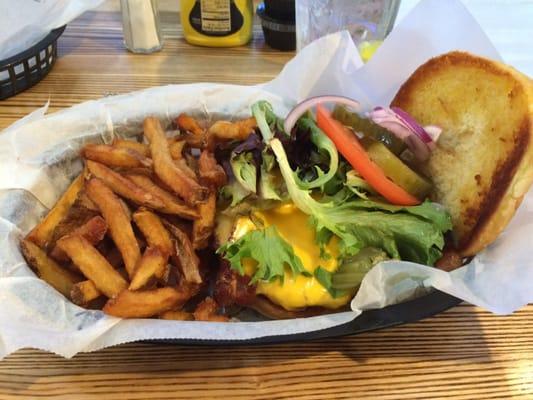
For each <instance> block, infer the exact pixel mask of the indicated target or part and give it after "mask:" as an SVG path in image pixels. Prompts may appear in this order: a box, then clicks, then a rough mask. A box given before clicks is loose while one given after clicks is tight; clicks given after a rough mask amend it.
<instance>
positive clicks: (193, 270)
mask: <svg viewBox="0 0 533 400" xmlns="http://www.w3.org/2000/svg"><path fill="white" fill-rule="evenodd" d="M165 226H166V227H167V229H168V230H169V231H170V233H172V235H173V236H174V238H175V240H173V241H172V242H173V243H174V248H175V256H176V259H177V260H178V264H179V268H180V271H181V273H182V275H183V277H184V278H185V281H186V282H188V283H196V284H199V283H202V276H201V275H200V260H199V259H198V256H197V255H196V253H195V252H194V248H193V245H192V243H191V241H190V240H189V237H188V236H187V235H186V234H185V232H183V231H182V230H181V229H179V228H178V227H176V226H174V225H172V224H171V223H168V222H166V223H165Z"/></svg>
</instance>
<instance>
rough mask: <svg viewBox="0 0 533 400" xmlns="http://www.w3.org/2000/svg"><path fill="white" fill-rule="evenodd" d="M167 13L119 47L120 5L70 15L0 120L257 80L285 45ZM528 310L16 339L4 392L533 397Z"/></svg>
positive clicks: (279, 60) (278, 63) (0, 385)
mask: <svg viewBox="0 0 533 400" xmlns="http://www.w3.org/2000/svg"><path fill="white" fill-rule="evenodd" d="M163 19H164V22H165V30H166V33H167V35H168V36H169V39H168V40H167V42H166V44H165V48H164V51H162V52H161V53H158V54H154V55H151V56H142V55H132V54H130V53H128V52H126V51H125V50H124V48H123V45H122V32H121V28H120V22H119V16H118V14H117V13H114V12H107V11H106V12H90V13H87V14H85V15H84V16H83V17H81V18H79V19H78V20H76V21H74V22H73V23H71V24H70V25H69V26H68V28H67V30H66V32H65V34H64V35H63V37H62V38H61V39H60V42H59V55H60V59H59V60H58V62H57V65H56V66H55V68H54V69H53V71H52V72H51V73H50V75H49V76H48V77H47V78H46V79H45V80H44V81H43V82H41V83H40V84H38V85H37V86H35V87H34V88H32V89H31V90H29V91H27V92H25V93H22V94H20V95H18V96H16V97H14V98H11V99H9V100H7V101H4V102H0V128H3V127H5V126H7V125H9V124H10V123H12V122H14V121H15V120H16V119H18V118H20V117H22V116H23V115H25V114H26V113H28V112H30V111H32V110H34V109H35V108H36V107H39V106H42V105H43V104H44V103H45V102H46V101H47V100H48V99H50V101H51V111H55V110H58V109H61V108H64V107H69V106H71V105H73V104H76V103H79V102H81V101H85V100H89V99H96V98H99V97H101V96H103V95H106V94H109V93H124V92H128V91H131V90H136V89H141V88H145V87H150V86H154V85H162V84H167V83H184V82H196V81H214V82H228V83H242V84H253V83H258V82H263V81H266V80H268V79H270V78H272V77H273V76H275V75H276V74H277V73H278V72H279V71H280V69H281V68H282V67H283V65H284V63H285V62H286V61H287V60H288V59H289V58H290V57H291V56H292V54H288V53H280V52H276V51H272V50H269V49H268V48H267V47H265V45H264V44H263V41H262V36H261V33H260V31H259V30H258V29H256V31H255V36H254V37H255V39H254V40H253V42H252V43H251V45H249V46H247V47H243V48H236V49H223V50H222V49H203V48H197V47H191V46H188V45H187V44H186V43H185V42H184V40H183V39H182V38H181V32H180V31H179V29H178V23H177V16H176V14H172V13H165V14H163ZM495 295H497V294H495ZM532 321H533V305H530V306H528V307H526V308H524V309H522V310H521V311H519V312H517V313H515V314H514V315H510V316H493V315H491V314H489V313H487V312H484V311H482V310H480V309H479V308H477V307H473V306H469V305H466V304H464V305H460V306H458V307H455V308H453V309H451V310H449V311H447V312H444V313H442V314H440V315H438V316H435V317H432V318H428V319H426V320H424V321H420V322H417V323H411V324H406V325H403V326H400V327H397V328H393V329H387V330H383V331H378V332H369V333H365V334H361V335H358V336H354V337H346V338H340V339H331V340H321V341H315V342H308V343H291V344H284V345H276V346H241V347H198V346H187V347H185V346H168V345H150V344H128V345H123V346H119V347H114V348H110V349H106V350H103V351H99V352H96V353H92V354H80V355H78V356H76V357H74V358H73V359H71V360H65V359H62V358H60V357H58V356H55V355H51V354H47V353H44V352H41V351H37V350H23V351H19V352H17V353H15V354H13V355H11V356H9V357H7V358H6V359H5V360H3V361H2V362H0V399H11V398H16V397H19V398H24V399H29V398H43V397H54V398H61V399H93V398H94V399H104V398H105V399H142V398H150V399H156V398H164V399H175V398H192V397H198V398H200V397H208V398H209V397H211V398H215V397H217V398H250V397H256V398H263V399H271V398H290V399H295V398H298V399H300V398H306V399H319V398H346V399H348V398H379V399H393V398H402V399H415V398H417V399H427V398H430V397H441V398H444V397H447V398H449V397H453V398H455V399H481V398H504V397H510V396H515V397H522V398H533V324H532V323H531V322H532Z"/></svg>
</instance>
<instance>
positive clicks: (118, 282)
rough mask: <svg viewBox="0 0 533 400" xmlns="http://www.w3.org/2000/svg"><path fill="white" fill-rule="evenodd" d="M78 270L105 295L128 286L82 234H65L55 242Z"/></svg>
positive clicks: (112, 294)
mask: <svg viewBox="0 0 533 400" xmlns="http://www.w3.org/2000/svg"><path fill="white" fill-rule="evenodd" d="M57 244H58V246H59V247H60V248H61V250H63V251H64V252H65V253H67V254H68V256H69V257H70V259H71V260H72V262H73V263H74V264H76V265H77V266H78V268H79V269H80V271H81V272H82V273H83V275H85V276H86V277H87V278H89V279H90V280H91V281H93V283H94V285H95V286H96V287H97V288H98V290H99V291H101V292H102V293H103V294H105V295H106V296H107V297H111V298H112V297H115V296H117V295H118V294H119V293H120V292H121V291H123V290H125V289H126V288H127V287H128V283H127V282H126V281H125V280H124V278H122V276H120V274H119V273H118V272H117V271H116V270H115V269H114V268H113V267H112V266H111V264H109V263H108V262H107V260H106V259H105V257H104V256H103V255H102V254H100V253H99V252H98V250H96V249H95V248H94V246H93V245H92V244H90V243H89V241H88V240H87V239H85V238H84V237H82V236H67V237H64V238H62V239H61V240H59V241H58V242H57Z"/></svg>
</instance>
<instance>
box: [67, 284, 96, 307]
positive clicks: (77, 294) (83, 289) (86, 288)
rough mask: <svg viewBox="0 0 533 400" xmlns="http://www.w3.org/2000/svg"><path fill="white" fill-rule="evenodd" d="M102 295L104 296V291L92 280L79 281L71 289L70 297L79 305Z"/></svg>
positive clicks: (84, 304) (83, 304)
mask: <svg viewBox="0 0 533 400" xmlns="http://www.w3.org/2000/svg"><path fill="white" fill-rule="evenodd" d="M100 296H102V292H100V291H99V290H98V288H97V287H96V285H95V284H94V283H93V281H90V280H87V281H82V282H78V283H76V284H74V285H73V286H72V289H71V290H70V299H71V300H72V302H73V303H74V304H77V305H79V306H86V305H87V304H89V303H90V302H91V301H93V300H96V299H97V298H98V297H100Z"/></svg>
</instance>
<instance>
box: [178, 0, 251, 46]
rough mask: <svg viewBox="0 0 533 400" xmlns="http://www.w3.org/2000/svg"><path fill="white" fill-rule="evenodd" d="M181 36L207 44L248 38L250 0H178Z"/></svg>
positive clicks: (238, 42)
mask: <svg viewBox="0 0 533 400" xmlns="http://www.w3.org/2000/svg"><path fill="white" fill-rule="evenodd" d="M180 4H181V25H182V26H183V33H184V35H185V40H187V42H189V43H191V44H195V45H199V46H208V47H232V46H241V45H243V44H246V43H248V42H249V41H250V39H251V38H252V20H253V1H252V0H180Z"/></svg>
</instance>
